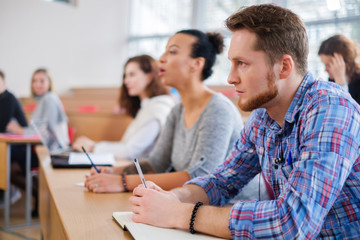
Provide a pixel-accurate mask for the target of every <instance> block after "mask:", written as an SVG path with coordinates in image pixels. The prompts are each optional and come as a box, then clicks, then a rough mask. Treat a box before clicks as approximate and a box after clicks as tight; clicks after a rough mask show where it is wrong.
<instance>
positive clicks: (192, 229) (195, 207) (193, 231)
mask: <svg viewBox="0 0 360 240" xmlns="http://www.w3.org/2000/svg"><path fill="white" fill-rule="evenodd" d="M201 205H203V203H202V202H197V203H196V204H195V206H194V209H193V211H192V214H191V218H190V224H189V230H190V233H191V234H194V233H196V231H195V230H194V222H195V217H196V212H197V210H198V209H199V207H200V206H201Z"/></svg>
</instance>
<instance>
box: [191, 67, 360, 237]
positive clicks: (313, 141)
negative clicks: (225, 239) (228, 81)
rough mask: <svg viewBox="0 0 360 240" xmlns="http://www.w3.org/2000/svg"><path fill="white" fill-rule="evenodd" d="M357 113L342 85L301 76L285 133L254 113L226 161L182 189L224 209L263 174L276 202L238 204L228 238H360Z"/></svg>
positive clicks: (263, 113) (359, 125)
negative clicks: (191, 188) (197, 189)
mask: <svg viewBox="0 0 360 240" xmlns="http://www.w3.org/2000/svg"><path fill="white" fill-rule="evenodd" d="M359 113H360V107H359V105H357V104H356V102H355V101H354V100H353V99H351V97H350V95H348V94H347V93H345V92H344V91H342V89H341V88H340V87H338V86H336V85H335V84H332V83H328V82H323V81H318V80H315V79H314V78H313V77H312V75H311V74H307V75H306V77H305V78H304V80H303V81H302V83H301V85H300V87H299V89H298V90H297V92H296V94H295V97H294V99H293V101H292V103H291V105H290V107H289V109H288V111H287V113H286V116H285V123H284V127H283V128H281V127H280V126H279V125H278V124H277V123H276V122H275V121H273V120H272V119H271V118H270V117H269V115H268V114H267V112H266V110H265V109H257V110H255V111H254V113H253V114H252V115H251V117H250V118H249V120H248V122H247V123H246V126H245V127H244V129H243V131H242V132H241V136H240V139H239V140H238V141H237V142H236V144H235V146H234V148H233V151H232V152H231V154H230V155H229V157H228V159H227V160H226V161H225V162H224V163H223V164H222V165H220V166H219V167H218V168H217V169H216V170H214V171H213V172H212V173H211V174H209V175H207V176H204V177H200V178H196V179H194V180H191V181H189V182H188V183H192V184H197V185H200V186H201V187H202V188H204V189H205V191H206V192H207V194H208V196H209V199H210V204H211V205H220V206H223V205H225V204H226V203H227V202H228V201H229V200H230V199H231V198H233V197H234V196H235V195H236V194H237V193H238V191H239V190H240V189H242V187H243V186H244V185H245V184H246V183H248V182H249V181H250V180H251V179H252V178H253V177H254V176H255V175H256V174H257V173H259V172H260V171H263V173H264V176H265V178H266V180H267V181H268V183H270V185H271V186H272V189H273V191H274V195H275V200H269V201H255V200H254V201H238V202H236V203H235V204H234V205H233V206H232V209H231V211H230V215H229V231H230V233H231V235H232V237H233V238H234V239H249V238H250V239H251V238H256V239H270V238H273V239H314V238H319V239H360V153H359V152H360V150H359V148H360V115H359ZM276 158H279V159H280V162H278V163H277V164H276V163H275V159H276Z"/></svg>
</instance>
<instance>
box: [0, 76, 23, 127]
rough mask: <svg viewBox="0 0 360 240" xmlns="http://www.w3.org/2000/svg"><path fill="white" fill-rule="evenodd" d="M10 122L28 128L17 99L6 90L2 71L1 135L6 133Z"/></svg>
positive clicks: (0, 100) (0, 90) (0, 81)
mask: <svg viewBox="0 0 360 240" xmlns="http://www.w3.org/2000/svg"><path fill="white" fill-rule="evenodd" d="M10 121H16V122H18V123H19V124H20V126H22V127H26V126H27V121H26V118H25V115H24V112H23V110H22V108H21V105H20V103H19V101H18V100H17V98H16V97H15V96H14V95H13V94H12V93H11V92H9V91H8V90H6V82H5V75H4V73H3V72H2V71H0V133H5V132H6V126H7V125H8V123H9V122H10Z"/></svg>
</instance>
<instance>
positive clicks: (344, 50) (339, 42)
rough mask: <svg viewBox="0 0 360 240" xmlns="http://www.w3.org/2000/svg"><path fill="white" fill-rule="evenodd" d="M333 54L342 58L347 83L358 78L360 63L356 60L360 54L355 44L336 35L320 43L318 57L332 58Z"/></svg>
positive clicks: (343, 36)
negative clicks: (321, 55)
mask: <svg viewBox="0 0 360 240" xmlns="http://www.w3.org/2000/svg"><path fill="white" fill-rule="evenodd" d="M334 53H339V54H341V56H342V57H343V58H344V61H345V65H346V75H347V76H348V77H349V81H350V82H351V81H352V80H355V79H357V78H359V75H360V62H357V58H358V57H360V53H359V48H358V47H357V45H356V43H355V42H354V41H352V40H351V39H350V38H347V37H346V36H345V35H342V34H336V35H334V36H332V37H330V38H328V39H326V40H325V41H323V42H322V43H321V45H320V48H319V52H318V55H320V54H323V55H329V56H334Z"/></svg>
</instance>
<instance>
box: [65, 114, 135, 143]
mask: <svg viewBox="0 0 360 240" xmlns="http://www.w3.org/2000/svg"><path fill="white" fill-rule="evenodd" d="M68 117H69V126H71V127H74V128H75V129H76V133H75V138H76V137H79V136H82V135H84V136H87V137H89V138H91V139H92V140H94V141H102V140H107V141H120V139H121V137H122V135H123V133H124V132H125V130H126V128H127V126H128V125H129V124H130V123H131V121H132V118H131V117H129V116H127V115H122V114H119V115H117V114H80V113H68Z"/></svg>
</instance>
